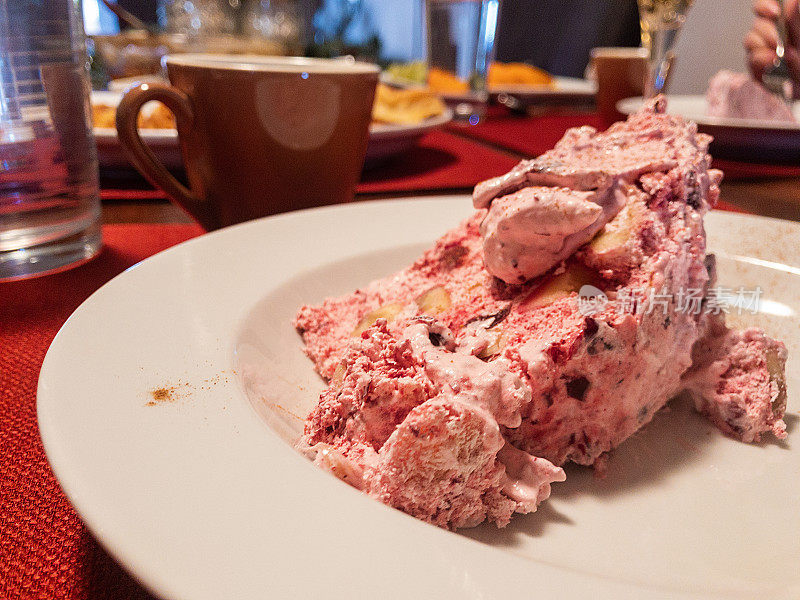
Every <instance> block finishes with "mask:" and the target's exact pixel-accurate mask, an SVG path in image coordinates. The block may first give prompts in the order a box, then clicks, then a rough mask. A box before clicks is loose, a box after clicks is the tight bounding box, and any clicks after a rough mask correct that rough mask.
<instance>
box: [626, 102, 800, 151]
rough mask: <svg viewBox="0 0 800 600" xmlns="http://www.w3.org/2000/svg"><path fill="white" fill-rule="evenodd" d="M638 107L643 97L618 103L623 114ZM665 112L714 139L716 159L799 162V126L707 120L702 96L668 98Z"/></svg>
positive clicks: (797, 109) (799, 108)
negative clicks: (689, 123) (681, 118)
mask: <svg viewBox="0 0 800 600" xmlns="http://www.w3.org/2000/svg"><path fill="white" fill-rule="evenodd" d="M641 106H642V98H626V99H625V100H621V101H620V102H619V104H617V108H618V109H619V111H620V112H621V113H623V114H626V115H629V114H632V113H634V112H636V111H637V110H638V109H639V108H640V107H641ZM667 112H668V113H669V114H674V115H680V116H682V117H685V118H687V119H691V120H692V121H694V122H696V123H697V126H698V129H699V130H700V131H702V132H703V133H707V134H709V135H712V136H714V142H713V143H712V144H711V154H712V155H713V156H714V157H715V158H728V159H733V160H742V161H753V162H758V163H765V162H771V163H784V164H797V163H798V162H800V123H775V122H769V121H761V120H751V119H719V118H715V117H709V116H706V99H705V97H704V96H673V95H670V96H667ZM794 115H795V118H796V119H798V120H799V121H800V102H795V103H794Z"/></svg>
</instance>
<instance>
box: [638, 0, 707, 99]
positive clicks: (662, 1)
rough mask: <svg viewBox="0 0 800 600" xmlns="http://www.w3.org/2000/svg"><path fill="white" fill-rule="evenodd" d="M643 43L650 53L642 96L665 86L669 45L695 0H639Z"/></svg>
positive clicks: (671, 45) (659, 91)
mask: <svg viewBox="0 0 800 600" xmlns="http://www.w3.org/2000/svg"><path fill="white" fill-rule="evenodd" d="M638 2H639V24H640V26H641V30H642V46H643V47H644V48H646V49H647V51H648V54H649V73H648V77H647V83H646V85H645V93H644V95H645V98H652V97H653V96H656V95H658V94H660V93H661V92H662V91H663V90H664V85H665V83H666V81H667V75H668V74H669V68H670V64H671V62H672V61H671V54H672V48H673V47H674V46H675V41H676V40H677V38H678V33H679V32H680V30H681V28H682V27H683V24H684V22H685V21H686V13H687V12H688V11H689V9H690V8H691V6H692V4H693V3H694V0H638Z"/></svg>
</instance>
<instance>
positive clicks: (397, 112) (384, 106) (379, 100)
mask: <svg viewBox="0 0 800 600" xmlns="http://www.w3.org/2000/svg"><path fill="white" fill-rule="evenodd" d="M444 111H445V105H444V103H443V102H442V101H441V100H440V99H439V98H438V97H437V96H436V95H435V94H433V93H431V92H430V90H427V89H423V88H410V89H399V88H394V87H391V86H388V85H384V84H382V83H379V84H378V87H377V88H376V89H375V104H373V106H372V122H373V123H390V124H395V125H414V124H417V123H421V122H422V121H424V120H425V119H429V118H431V117H436V116H438V115H441V114H442V113H443V112H444Z"/></svg>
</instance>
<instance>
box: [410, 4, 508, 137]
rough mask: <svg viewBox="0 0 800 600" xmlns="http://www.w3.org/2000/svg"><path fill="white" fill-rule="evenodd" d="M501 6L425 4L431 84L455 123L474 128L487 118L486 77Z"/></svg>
mask: <svg viewBox="0 0 800 600" xmlns="http://www.w3.org/2000/svg"><path fill="white" fill-rule="evenodd" d="M499 12H500V0H425V34H426V40H427V49H428V53H427V67H428V84H429V85H430V86H431V88H433V89H434V90H436V91H439V92H442V93H443V95H444V97H445V99H446V100H447V101H448V103H449V104H451V105H452V106H453V108H454V113H455V116H456V118H457V119H460V120H464V121H468V122H469V123H471V124H473V125H474V124H476V123H477V122H478V121H480V119H481V118H482V117H483V115H484V114H485V112H486V106H487V104H488V100H489V91H488V90H487V88H486V72H487V69H488V68H489V63H490V62H491V61H492V59H493V58H494V39H495V34H496V33H497V22H498V16H499Z"/></svg>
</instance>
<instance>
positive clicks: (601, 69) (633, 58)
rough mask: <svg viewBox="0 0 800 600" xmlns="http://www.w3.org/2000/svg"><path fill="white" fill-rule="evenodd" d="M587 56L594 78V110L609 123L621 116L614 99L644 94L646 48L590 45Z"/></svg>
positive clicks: (622, 116) (622, 117)
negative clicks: (590, 61) (590, 51)
mask: <svg viewBox="0 0 800 600" xmlns="http://www.w3.org/2000/svg"><path fill="white" fill-rule="evenodd" d="M591 57H592V69H593V70H594V72H595V77H596V78H597V112H598V113H600V116H601V117H602V118H603V120H604V121H606V123H607V124H609V125H610V124H611V123H614V122H615V121H619V120H620V119H624V118H625V115H623V114H621V113H620V112H619V111H618V110H617V102H619V101H620V100H623V99H625V98H631V97H633V96H641V95H643V94H644V87H645V81H646V78H647V50H646V49H645V48H594V49H592V54H591Z"/></svg>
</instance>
